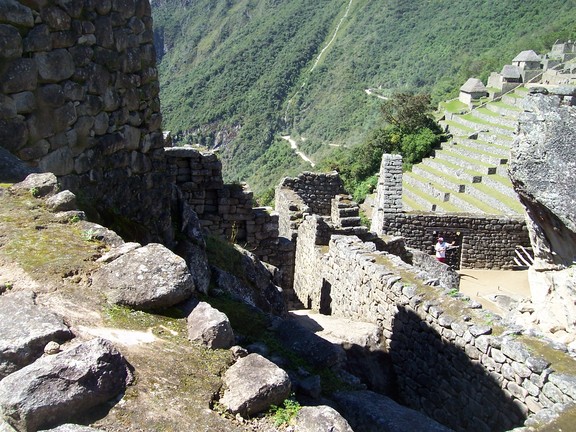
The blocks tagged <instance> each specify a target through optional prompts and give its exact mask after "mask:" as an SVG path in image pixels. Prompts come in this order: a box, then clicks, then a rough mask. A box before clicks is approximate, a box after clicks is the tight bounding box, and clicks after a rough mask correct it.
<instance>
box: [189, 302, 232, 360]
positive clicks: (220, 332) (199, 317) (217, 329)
mask: <svg viewBox="0 0 576 432" xmlns="http://www.w3.org/2000/svg"><path fill="white" fill-rule="evenodd" d="M188 339H190V340H191V341H195V342H200V343H201V344H203V345H205V346H207V347H208V348H212V349H217V348H224V349H227V348H230V347H231V346H232V345H233V344H234V331H233V330H232V326H231V325H230V321H229V320H228V317H227V316H226V315H225V314H224V313H222V312H220V311H219V310H217V309H214V308H213V307H212V306H210V305H209V304H208V303H206V302H199V303H198V304H197V305H196V307H194V309H193V310H192V312H191V313H190V315H188Z"/></svg>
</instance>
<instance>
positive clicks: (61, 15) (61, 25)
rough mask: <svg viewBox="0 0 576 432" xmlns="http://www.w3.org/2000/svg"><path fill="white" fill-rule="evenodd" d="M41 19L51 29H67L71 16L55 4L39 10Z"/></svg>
mask: <svg viewBox="0 0 576 432" xmlns="http://www.w3.org/2000/svg"><path fill="white" fill-rule="evenodd" d="M40 17H41V18H42V21H43V22H44V23H46V24H48V27H49V28H50V30H51V31H60V30H69V29H70V25H71V23H72V18H71V17H70V15H68V14H67V13H66V12H64V11H63V10H62V9H60V8H59V7H57V6H48V7H45V8H42V10H41V11H40Z"/></svg>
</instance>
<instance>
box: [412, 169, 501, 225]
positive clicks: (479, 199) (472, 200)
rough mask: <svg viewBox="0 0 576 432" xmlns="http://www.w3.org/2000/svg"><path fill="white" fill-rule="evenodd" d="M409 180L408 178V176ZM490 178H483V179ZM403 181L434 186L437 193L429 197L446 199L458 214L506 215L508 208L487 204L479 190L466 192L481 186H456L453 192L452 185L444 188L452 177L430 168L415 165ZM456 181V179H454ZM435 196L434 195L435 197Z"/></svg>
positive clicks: (427, 186) (430, 193)
mask: <svg viewBox="0 0 576 432" xmlns="http://www.w3.org/2000/svg"><path fill="white" fill-rule="evenodd" d="M407 175H409V176H410V178H408V176H407ZM486 177H490V176H484V177H483V178H486ZM403 178H405V181H407V182H408V183H411V184H414V185H415V184H417V183H416V181H418V180H419V181H420V183H428V184H427V185H426V186H423V187H425V188H426V189H428V188H429V187H430V186H435V187H436V189H437V191H436V192H435V193H434V192H428V194H429V195H434V196H442V197H443V198H444V199H445V198H448V201H449V202H451V203H452V204H454V205H455V206H456V207H457V208H458V211H459V212H470V213H490V214H501V213H507V212H508V210H509V209H508V207H505V208H501V206H500V204H497V203H492V202H490V203H488V201H490V199H488V198H486V197H484V196H483V195H480V193H481V192H480V190H474V192H473V193H474V194H473V195H471V194H469V193H468V191H469V190H470V189H471V188H473V187H474V186H476V185H481V184H479V183H475V184H470V183H468V184H462V185H459V186H458V190H455V187H454V183H449V184H450V185H451V186H450V187H445V186H444V184H446V181H447V180H448V181H450V180H452V181H454V180H455V179H454V178H453V177H451V178H448V176H446V175H444V174H443V173H442V172H440V171H438V170H435V169H433V168H430V167H423V166H420V165H415V166H414V167H413V168H412V172H411V173H404V177H403ZM456 180H457V179H456ZM435 194H436V195H435Z"/></svg>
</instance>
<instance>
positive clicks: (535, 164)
mask: <svg viewBox="0 0 576 432" xmlns="http://www.w3.org/2000/svg"><path fill="white" fill-rule="evenodd" d="M575 90H576V89H574V88H572V89H571V92H569V94H563V95H549V96H546V95H543V94H532V95H528V96H527V97H526V98H525V99H524V113H523V114H522V116H521V117H520V124H519V132H518V135H517V138H516V139H515V141H514V144H513V146H512V149H511V159H510V168H509V172H510V178H511V180H512V183H513V185H514V189H515V190H516V192H517V193H518V196H519V197H520V200H521V201H522V204H523V205H524V207H525V208H526V214H527V226H528V230H529V233H530V241H531V243H532V249H533V251H534V265H533V266H531V268H530V271H529V283H530V291H531V295H532V302H533V305H534V311H535V313H534V317H533V318H534V321H535V322H538V326H539V327H540V329H541V330H543V331H546V332H549V333H556V332H558V331H567V332H571V333H574V332H576V305H575V304H574V298H575V297H576V269H575V268H574V265H573V263H574V262H576V188H574V169H575V168H576V153H575V152H574V147H575V146H576V135H575V132H576V108H575V107H574V106H569V105H567V104H565V102H566V101H568V103H572V101H573V99H574V98H573V95H574V94H576V92H575Z"/></svg>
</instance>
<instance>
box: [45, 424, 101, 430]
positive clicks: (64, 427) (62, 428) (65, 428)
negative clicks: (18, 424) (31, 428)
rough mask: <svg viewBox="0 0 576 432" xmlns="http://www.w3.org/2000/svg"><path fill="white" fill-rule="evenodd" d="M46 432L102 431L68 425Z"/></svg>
mask: <svg viewBox="0 0 576 432" xmlns="http://www.w3.org/2000/svg"><path fill="white" fill-rule="evenodd" d="M44 431H46V432H48V431H49V432H99V431H101V429H94V428H92V427H89V426H80V425H77V424H72V423H66V424H63V425H61V426H58V427H55V428H53V429H44Z"/></svg>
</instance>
